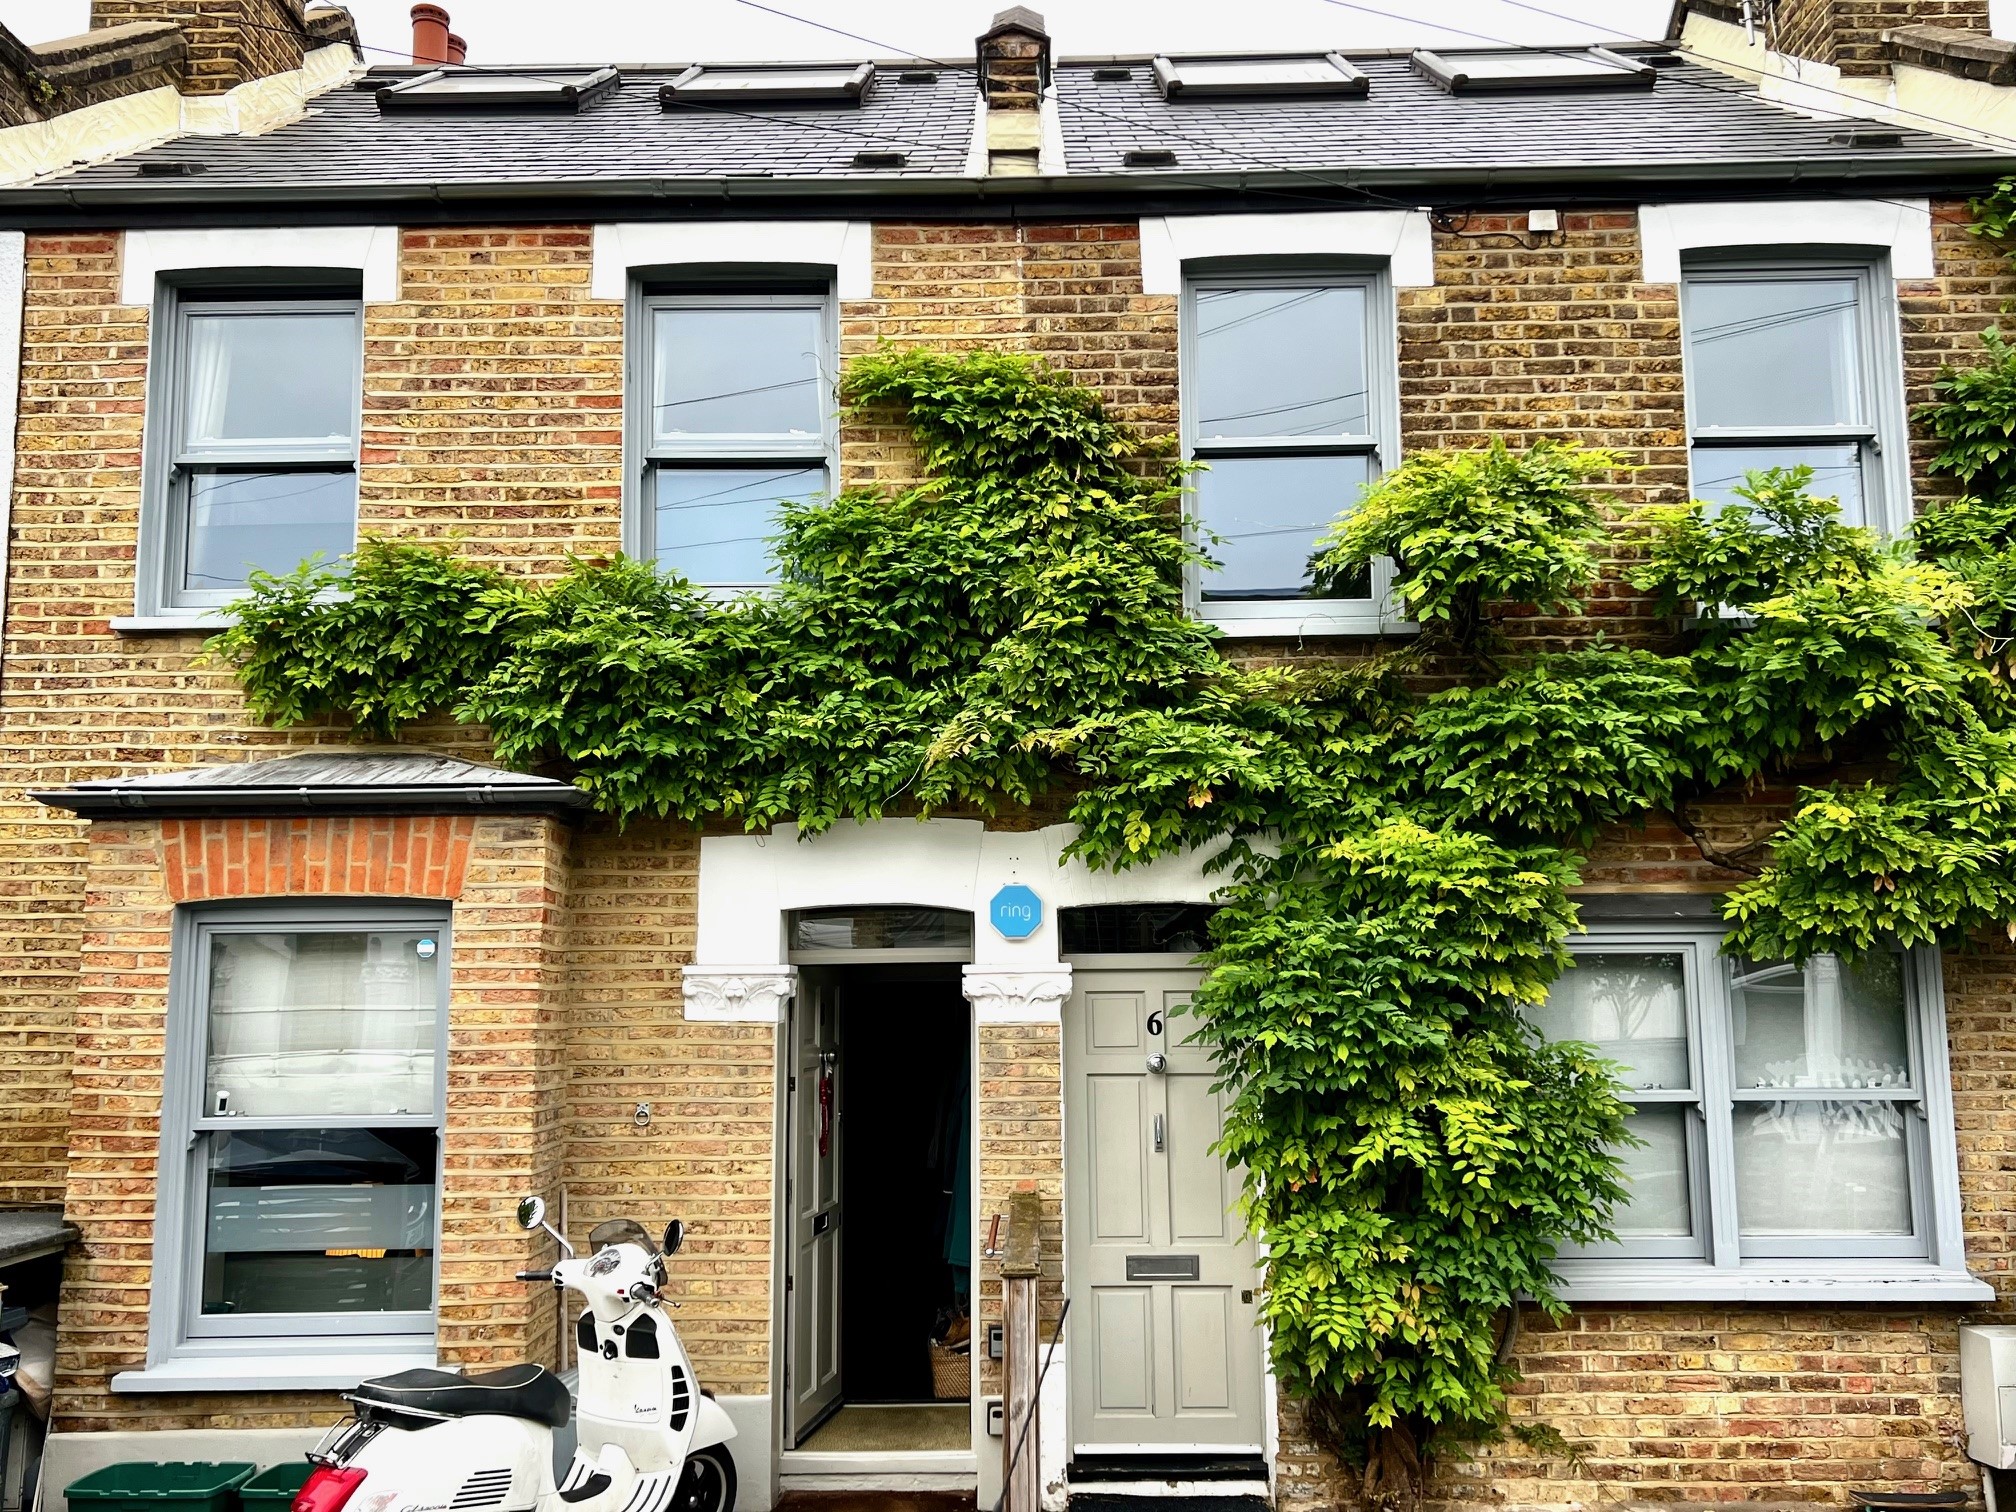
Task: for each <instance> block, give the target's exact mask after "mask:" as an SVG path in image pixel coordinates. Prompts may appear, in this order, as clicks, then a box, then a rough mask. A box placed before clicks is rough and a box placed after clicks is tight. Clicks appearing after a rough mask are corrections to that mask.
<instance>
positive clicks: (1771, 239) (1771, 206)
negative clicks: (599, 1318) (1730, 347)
mask: <svg viewBox="0 0 2016 1512" xmlns="http://www.w3.org/2000/svg"><path fill="white" fill-rule="evenodd" d="M1638 241H1639V247H1640V250H1641V252H1642V254H1643V257H1644V264H1645V266H1644V281H1645V282H1646V283H1655V284H1667V283H1678V282H1679V281H1680V259H1681V255H1682V254H1683V253H1686V252H1701V251H1708V250H1710V249H1718V250H1719V249H1724V248H1727V249H1731V250H1741V251H1746V252H1757V253H1760V254H1765V255H1769V254H1772V253H1774V252H1780V251H1793V250H1797V249H1802V248H1812V247H1866V248H1870V249H1872V250H1875V251H1884V252H1888V253H1889V255H1890V275H1891V277H1893V278H1930V277H1932V275H1933V265H1932V207H1931V205H1930V204H1929V203H1928V202H1926V201H1925V200H1922V199H1914V200H1747V201H1745V200H1739V201H1733V202H1719V203H1704V204H1698V205H1640V206H1639V207H1638Z"/></svg>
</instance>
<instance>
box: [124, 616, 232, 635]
mask: <svg viewBox="0 0 2016 1512" xmlns="http://www.w3.org/2000/svg"><path fill="white" fill-rule="evenodd" d="M235 623H236V621H235V620H233V619H232V618H231V617H230V616H229V615H228V614H223V613H209V614H115V615H113V616H112V620H111V624H112V632H113V634H115V635H188V634H201V635H214V634H216V633H217V632H218V631H219V630H229V629H230V628H231V627H232V625H233V624H235Z"/></svg>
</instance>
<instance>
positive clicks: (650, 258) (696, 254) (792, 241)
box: [589, 220, 875, 299]
mask: <svg viewBox="0 0 2016 1512" xmlns="http://www.w3.org/2000/svg"><path fill="white" fill-rule="evenodd" d="M682 263H694V264H703V263H704V264H715V265H738V264H747V265H751V266H761V265H764V264H769V265H773V266H774V265H790V264H799V265H803V266H806V267H815V268H831V269H832V270H833V281H834V286H835V290H836V292H837V293H838V295H839V297H840V298H842V299H869V298H872V297H873V296H874V292H875V269H874V227H873V226H872V225H871V224H870V223H869V222H867V221H781V220H780V221H726V220H707V221H631V222H615V223H606V224H603V225H598V226H596V227H595V249H594V255H593V265H592V268H591V271H590V273H589V297H590V298H593V299H623V298H625V297H626V296H627V295H628V293H629V286H630V272H631V270H632V269H633V268H663V267H676V266H678V265H680V264H682Z"/></svg>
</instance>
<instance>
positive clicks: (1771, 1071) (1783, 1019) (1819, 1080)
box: [1731, 954, 1911, 1087]
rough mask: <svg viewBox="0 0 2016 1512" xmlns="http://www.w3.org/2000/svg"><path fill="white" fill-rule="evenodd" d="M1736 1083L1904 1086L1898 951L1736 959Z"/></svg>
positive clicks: (1907, 1080)
mask: <svg viewBox="0 0 2016 1512" xmlns="http://www.w3.org/2000/svg"><path fill="white" fill-rule="evenodd" d="M1731 998H1732V1001H1733V1006H1734V1010H1735V1016H1736V1017H1735V1025H1734V1037H1735V1042H1736V1085H1737V1086H1739V1087H1908V1086H1910V1085H1911V1051H1910V1042H1909V1038H1908V1035H1907V1031H1906V1016H1905V1008H1904V962H1903V959H1902V957H1899V956H1895V955H1889V954H1883V955H1872V956H1869V957H1867V958H1866V959H1864V960H1862V961H1860V962H1857V963H1856V964H1855V965H1854V966H1848V965H1845V964H1843V962H1842V961H1841V959H1840V958H1839V957H1838V956H1815V957H1813V959H1812V960H1810V961H1808V962H1807V963H1806V968H1805V970H1804V971H1801V970H1800V969H1799V968H1798V967H1797V966H1793V965H1790V964H1786V963H1782V962H1781V963H1772V962H1756V961H1738V962H1735V963H1734V969H1733V975H1732V978H1731Z"/></svg>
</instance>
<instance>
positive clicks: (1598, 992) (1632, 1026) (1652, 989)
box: [1526, 953, 1693, 1089]
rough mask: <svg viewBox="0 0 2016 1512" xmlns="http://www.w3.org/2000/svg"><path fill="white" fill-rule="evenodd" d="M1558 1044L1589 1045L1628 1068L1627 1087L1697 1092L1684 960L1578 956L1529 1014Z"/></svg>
mask: <svg viewBox="0 0 2016 1512" xmlns="http://www.w3.org/2000/svg"><path fill="white" fill-rule="evenodd" d="M1526 1012H1527V1016H1528V1018H1529V1019H1530V1020H1531V1021H1532V1023H1533V1026H1534V1027H1535V1028H1536V1029H1538V1030H1539V1031H1540V1032H1541V1034H1543V1035H1545V1036H1546V1037H1547V1038H1548V1039H1550V1040H1582V1041H1584V1042H1586V1043H1588V1044H1591V1045H1594V1046H1595V1047H1596V1049H1597V1051H1598V1052H1599V1053H1600V1054H1601V1055H1602V1056H1603V1057H1604V1058H1605V1059H1606V1060H1613V1061H1615V1062H1617V1064H1618V1065H1619V1066H1621V1067H1622V1068H1623V1072H1622V1080H1623V1082H1624V1085H1625V1086H1627V1087H1638V1088H1647V1089H1649V1088H1655V1087H1658V1088H1680V1087H1687V1086H1691V1085H1692V1084H1693V1077H1692V1073H1691V1072H1690V1070H1689V1069H1688V1062H1687V969H1686V963H1685V961H1684V959H1683V958H1682V957H1680V956H1678V955H1627V954H1622V953H1620V954H1616V955H1589V954H1585V955H1578V956H1577V957H1576V958H1575V964H1574V965H1573V966H1571V967H1569V968H1568V970H1566V971H1564V972H1563V973H1562V974H1561V976H1560V978H1559V980H1557V981H1556V982H1555V983H1554V987H1553V990H1552V991H1550V992H1549V993H1548V994H1547V1001H1546V1002H1544V1003H1542V1004H1540V1005H1539V1006H1538V1007H1535V1008H1529V1009H1527V1010H1526Z"/></svg>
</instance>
